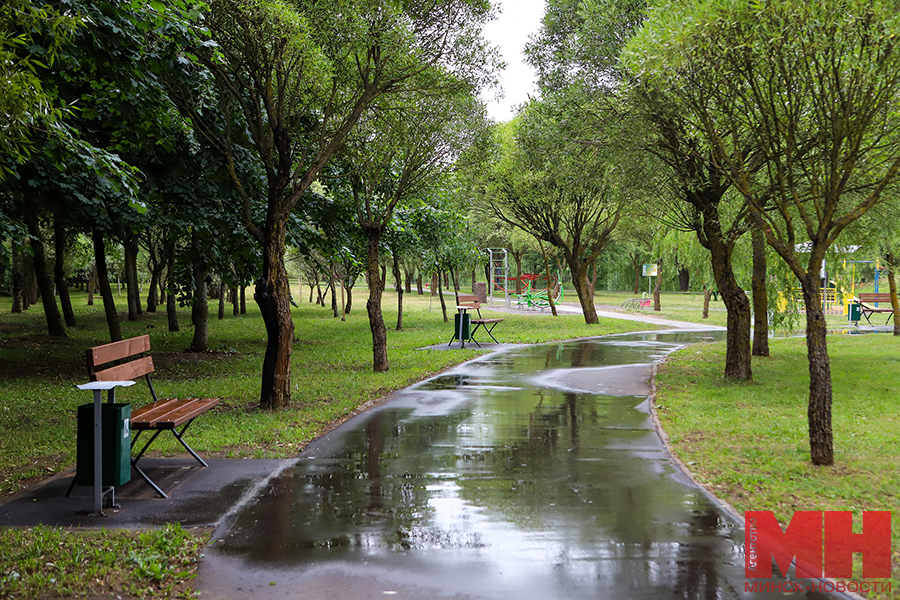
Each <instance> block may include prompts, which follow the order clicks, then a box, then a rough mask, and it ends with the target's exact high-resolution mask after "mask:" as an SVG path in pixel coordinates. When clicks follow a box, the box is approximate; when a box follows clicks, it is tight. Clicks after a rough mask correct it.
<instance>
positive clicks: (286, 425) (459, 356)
mask: <svg viewBox="0 0 900 600" xmlns="http://www.w3.org/2000/svg"><path fill="white" fill-rule="evenodd" d="M364 292H365V290H363V291H360V290H356V294H355V298H356V305H355V308H354V309H353V310H352V312H351V313H350V314H349V315H347V318H346V321H341V320H340V319H336V318H334V317H333V316H332V314H333V313H332V311H331V310H330V308H323V307H320V306H317V305H314V304H309V303H306V302H302V303H300V304H299V305H298V306H296V307H294V308H293V316H294V322H295V325H296V330H295V336H296V341H295V345H294V353H293V355H292V364H291V385H292V405H291V407H290V408H288V409H286V410H282V411H276V412H270V411H263V410H260V409H259V408H258V398H259V386H260V372H261V368H262V357H263V353H264V351H265V339H264V328H263V324H262V320H261V318H260V316H259V313H258V310H257V307H256V306H255V305H254V304H248V306H247V311H248V312H247V314H246V315H243V316H237V317H235V316H232V314H231V307H230V306H228V307H227V309H228V310H227V311H226V317H225V318H224V319H222V320H219V319H217V318H216V317H215V314H216V306H215V303H211V306H210V314H211V316H212V318H211V320H210V352H205V353H189V352H185V351H184V350H185V348H187V347H188V346H189V345H190V341H191V336H192V328H191V327H190V323H189V321H190V315H189V309H180V310H179V317H180V324H181V332H178V333H169V332H168V331H167V324H166V316H165V313H164V312H159V313H156V314H146V313H145V314H144V315H143V316H141V317H140V318H139V320H138V321H136V322H128V321H125V320H124V316H123V320H122V329H123V336H124V337H134V336H137V335H143V334H145V333H149V334H150V338H151V344H152V348H153V355H154V363H155V366H156V369H157V375H156V376H155V377H154V386H155V387H156V390H157V392H158V393H159V394H160V395H166V396H185V395H188V396H189V395H192V394H193V395H199V394H202V395H204V396H216V397H219V398H221V399H222V405H221V406H219V407H217V408H216V409H214V410H213V411H211V412H210V413H207V414H206V415H204V416H203V418H201V419H198V420H197V422H196V423H195V424H194V425H193V426H192V429H191V431H190V433H189V434H188V435H189V437H190V440H191V445H192V446H193V447H194V448H195V449H196V450H198V451H199V452H200V453H201V454H203V455H206V456H210V455H212V456H224V457H235V458H237V457H266V458H275V457H290V456H296V455H297V454H298V453H299V452H300V451H301V450H302V449H303V448H304V447H305V446H306V444H307V443H309V442H310V441H311V440H312V439H314V438H315V437H317V436H318V435H319V434H321V433H322V432H324V431H326V430H327V429H328V428H330V427H332V426H333V425H334V424H335V423H339V422H340V421H342V420H343V419H345V418H347V416H349V415H350V414H352V413H353V411H354V410H356V409H357V408H358V407H359V406H360V405H361V404H363V403H365V402H368V401H374V400H377V399H378V398H380V397H383V396H384V395H386V394H387V393H389V392H391V391H393V390H396V389H400V388H403V387H406V386H407V385H410V384H411V383H414V382H416V381H419V380H421V379H423V378H426V377H428V376H429V375H432V374H435V373H437V372H439V371H441V370H443V369H446V368H447V367H450V366H452V365H455V364H458V363H460V362H462V361H465V360H468V359H470V358H472V357H474V356H477V355H479V354H483V353H484V351H479V350H477V349H473V348H471V347H467V348H466V350H464V351H463V350H459V349H452V350H448V351H435V350H422V349H420V348H423V347H425V346H431V345H435V344H442V345H444V344H446V343H447V342H448V340H449V339H450V336H451V330H452V325H451V324H447V323H444V322H443V317H442V315H441V309H440V302H439V299H437V298H432V297H431V296H418V295H417V294H415V293H413V294H407V295H405V297H404V328H403V330H402V331H395V330H394V328H393V327H394V326H395V324H396V318H397V317H396V315H397V312H396V301H397V298H396V294H394V293H390V292H389V293H386V294H385V297H384V312H385V320H386V323H387V325H388V357H389V359H390V363H391V369H390V371H389V372H387V373H378V374H376V373H373V372H372V349H371V333H370V331H369V324H368V318H367V316H366V313H365V308H364V297H363V294H364ZM73 303H74V304H75V306H76V313H77V319H78V326H77V327H72V328H69V329H68V331H67V337H66V338H64V339H54V338H51V337H49V336H48V335H46V326H45V322H44V318H43V311H42V309H41V306H40V305H36V306H32V307H31V308H30V309H29V310H28V311H27V312H26V313H24V314H17V315H14V314H10V313H9V310H10V299H9V298H0V473H2V478H3V480H2V482H0V494H2V495H5V496H8V495H9V494H12V493H14V492H16V491H18V490H20V489H22V488H23V487H25V486H27V485H29V484H31V483H34V482H36V481H39V480H40V479H43V478H46V477H49V476H50V475H52V474H53V473H56V472H59V471H61V470H65V469H67V468H69V467H70V466H71V465H72V464H74V462H75V441H74V439H75V407H76V406H78V405H79V404H82V403H86V402H89V401H90V397H89V395H86V394H85V393H84V392H78V391H77V390H75V389H74V388H73V385H74V384H76V383H83V382H84V381H85V380H86V375H85V365H84V351H85V349H86V348H88V347H91V346H95V345H99V344H102V343H106V342H107V341H109V340H108V333H107V329H106V323H105V320H104V315H103V311H102V307H101V305H100V304H99V298H98V299H97V304H95V305H94V306H86V297H85V296H84V294H81V293H78V292H74V293H73ZM447 304H448V306H449V307H450V308H449V312H450V313H451V314H450V317H451V323H452V313H453V312H454V311H453V308H452V307H453V306H454V304H455V303H454V302H453V300H452V299H451V298H447ZM122 308H123V309H124V306H123V307H122ZM482 313H483V315H484V316H500V317H503V318H504V319H505V321H504V322H503V323H501V324H500V325H499V326H498V327H497V329H496V330H495V334H496V335H497V337H498V339H500V340H501V341H502V342H507V343H537V342H546V341H553V340H563V339H572V338H578V337H589V336H596V335H607V334H613V333H624V332H627V331H634V330H639V329H642V328H645V326H642V325H641V324H640V323H633V322H628V321H619V320H607V319H604V320H602V321H601V323H600V324H599V326H598V325H593V326H588V325H586V324H585V323H584V319H583V317H581V316H579V315H562V316H560V317H558V318H555V317H553V316H552V315H550V313H549V312H546V313H543V314H542V313H539V312H527V313H521V314H509V313H502V314H501V313H492V312H491V311H489V310H483V311H482ZM483 337H486V336H483ZM482 341H483V340H482ZM142 388H143V389H142ZM146 394H147V391H146V386H144V385H143V383H141V382H139V383H138V385H135V386H133V387H132V388H125V389H122V390H121V391H120V392H119V393H118V394H117V399H118V400H120V401H126V402H127V401H134V402H135V403H143V402H144V401H145V400H144V399H145V396H146ZM167 437H169V436H166V437H163V438H160V440H159V443H158V444H156V445H155V446H154V448H155V453H156V454H160V453H162V454H180V453H181V452H183V450H182V449H181V447H180V446H179V445H178V444H177V442H174V443H173V442H171V441H170V440H168V439H166V438H167ZM176 529H178V530H179V531H175V530H173V531H172V532H170V534H167V535H166V536H165V537H173V536H174V537H175V538H176V539H177V540H179V542H178V544H179V545H178V549H170V550H168V551H167V552H166V553H156V555H152V556H144V555H142V554H140V552H137V553H136V554H134V555H133V559H129V560H128V561H118V562H114V563H109V564H105V563H104V564H101V565H99V566H98V567H97V568H96V569H95V570H94V571H92V572H91V576H90V577H81V578H79V577H77V576H73V575H72V574H77V573H83V572H84V566H83V563H84V561H85V560H90V556H93V554H92V553H93V552H95V550H94V549H95V548H100V549H101V551H103V552H106V553H108V554H110V555H115V556H132V554H131V552H132V550H134V551H138V549H139V548H140V547H146V546H147V543H146V540H144V542H140V541H138V540H137V537H136V536H131V537H129V536H123V535H122V534H120V533H116V532H103V531H100V532H98V531H82V532H61V531H60V530H56V529H52V528H45V527H40V528H33V529H28V530H7V531H0V597H7V596H8V597H13V596H14V597H16V598H38V597H44V596H46V595H48V594H50V595H54V594H55V595H63V596H83V595H89V596H95V595H96V594H98V593H103V594H108V595H110V597H114V596H116V595H118V596H121V597H154V598H156V597H180V596H182V595H185V594H187V595H190V593H191V591H190V589H189V588H186V587H185V582H186V581H187V580H188V579H189V577H190V576H191V574H192V573H194V572H196V557H197V555H198V553H199V551H198V550H197V548H198V547H199V548H202V546H203V544H204V543H205V537H204V536H205V532H189V534H188V535H184V534H183V532H181V531H180V528H179V527H178V526H176ZM146 535H153V533H152V532H148V533H147V534H146ZM154 539H156V538H154ZM154 543H155V542H154ZM151 546H152V544H151ZM163 554H164V555H167V556H171V557H174V558H175V559H177V560H174V559H173V560H170V561H168V562H166V561H162V560H159V556H161V555H163ZM86 557H87V558H86ZM46 563H52V564H53V565H54V567H53V569H52V572H48V571H47V568H46V567H45V564H46ZM48 573H49V574H48ZM13 574H14V575H13Z"/></svg>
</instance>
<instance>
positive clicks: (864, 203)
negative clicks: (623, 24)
mask: <svg viewBox="0 0 900 600" xmlns="http://www.w3.org/2000/svg"><path fill="white" fill-rule="evenodd" d="M898 8H900V5H898V3H897V2H880V1H879V2H870V1H868V0H823V1H822V2H812V3H810V2H801V1H799V0H777V1H773V2H751V3H748V2H741V1H739V0H716V1H712V2H705V3H702V4H699V5H697V4H693V3H684V2H679V3H675V4H667V5H666V6H665V7H664V8H661V9H660V10H657V11H654V12H653V13H652V14H651V19H650V25H649V26H648V27H646V28H645V29H644V30H643V31H642V33H641V36H642V37H643V40H642V43H641V45H642V47H644V48H645V50H644V52H643V53H642V54H641V55H640V56H639V57H636V60H635V67H636V69H638V70H640V71H644V72H647V73H652V74H653V75H654V76H655V77H658V78H659V79H660V80H661V81H662V82H664V83H665V85H666V86H668V87H669V89H670V90H671V91H672V93H673V94H675V95H677V97H678V98H679V99H680V100H681V101H682V102H684V103H685V104H686V105H687V106H689V107H690V109H691V111H692V112H693V114H694V115H695V116H696V118H695V119H694V121H693V124H694V126H695V127H696V128H697V130H698V131H699V132H702V135H703V136H704V138H705V140H706V143H708V144H709V146H710V147H711V148H713V150H714V156H715V160H716V161H718V163H719V164H721V165H722V166H723V168H724V171H725V172H726V173H727V174H728V177H729V179H730V181H731V182H732V183H733V184H734V185H735V187H736V189H738V190H739V191H740V192H741V194H742V195H743V196H744V198H745V199H746V201H747V205H748V209H749V211H750V213H751V215H752V217H753V219H754V221H755V222H756V224H757V226H759V227H760V228H761V229H762V231H763V233H764V235H765V238H766V241H767V243H768V244H769V245H770V246H771V247H772V248H773V250H774V251H775V252H776V253H777V254H778V255H779V256H780V257H781V258H782V259H783V260H784V261H785V262H786V263H787V265H788V266H789V268H790V270H791V271H792V273H793V274H794V276H795V277H797V279H799V281H800V285H801V288H802V291H803V300H804V304H805V307H806V342H807V354H808V357H809V374H810V384H809V404H808V411H807V414H808V419H809V442H810V457H811V460H812V463H813V464H816V465H830V464H833V462H834V449H833V439H832V429H831V404H832V385H831V367H830V363H829V358H828V350H827V344H826V331H825V317H824V314H823V310H822V295H821V289H820V281H819V274H820V270H821V266H822V261H823V260H824V258H825V254H826V252H827V250H828V249H829V247H831V246H832V244H834V242H835V240H836V239H837V238H838V236H839V235H840V234H841V233H842V232H843V231H844V230H845V229H846V228H847V227H848V226H849V225H851V224H852V223H853V222H855V221H856V220H857V219H859V218H860V217H861V216H862V215H864V214H865V213H866V212H867V211H869V210H870V209H871V208H872V207H873V206H875V205H876V204H877V203H878V202H880V201H881V200H882V199H883V195H884V191H885V189H886V188H887V187H888V186H890V185H891V184H892V183H894V182H895V179H896V176H897V173H898V170H900V119H898V118H897V116H898V114H897V106H898V102H900V54H898V49H897V47H896V40H897V39H898V34H900V22H898V19H897V18H896V15H897V11H898Z"/></svg>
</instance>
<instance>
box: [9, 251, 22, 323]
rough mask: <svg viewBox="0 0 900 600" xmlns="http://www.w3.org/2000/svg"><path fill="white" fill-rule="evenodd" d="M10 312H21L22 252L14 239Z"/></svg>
mask: <svg viewBox="0 0 900 600" xmlns="http://www.w3.org/2000/svg"><path fill="white" fill-rule="evenodd" d="M11 245H12V274H11V276H10V277H11V278H12V281H11V282H10V283H11V285H12V312H13V313H16V314H18V313H21V312H22V279H23V277H22V253H21V252H20V251H19V245H18V244H16V242H15V240H13V242H12V244H11Z"/></svg>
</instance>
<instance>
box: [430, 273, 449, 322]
mask: <svg viewBox="0 0 900 600" xmlns="http://www.w3.org/2000/svg"><path fill="white" fill-rule="evenodd" d="M435 279H436V280H437V295H438V298H440V299H441V312H442V313H443V314H444V323H446V322H447V303H446V302H444V291H443V290H442V289H441V272H440V271H438V272H437V273H435ZM432 293H434V292H432Z"/></svg>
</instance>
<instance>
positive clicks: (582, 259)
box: [484, 102, 641, 324]
mask: <svg viewBox="0 0 900 600" xmlns="http://www.w3.org/2000/svg"><path fill="white" fill-rule="evenodd" d="M565 110H566V109H565V107H563V106H560V105H558V104H554V103H546V104H538V103H536V102H532V104H530V105H529V106H528V107H527V108H526V109H525V111H524V112H523V113H522V114H520V117H519V120H517V121H513V123H512V124H510V125H508V126H507V130H506V131H501V138H500V146H501V148H503V150H502V151H501V156H500V157H499V158H498V160H497V165H498V167H497V169H496V170H495V171H494V173H493V174H492V175H491V176H490V177H489V179H488V181H487V182H486V186H485V192H484V198H485V200H486V202H487V203H488V205H489V207H490V210H491V211H492V212H493V215H494V216H495V217H496V218H498V219H500V220H502V221H504V222H506V223H509V224H510V225H513V226H515V227H518V228H520V229H522V230H523V231H526V232H528V233H529V234H531V235H533V236H534V237H535V238H537V239H538V240H542V241H545V242H549V243H550V244H551V245H552V246H554V247H555V248H557V249H558V250H559V251H560V252H561V253H562V255H563V257H564V259H565V261H566V265H567V266H568V267H569V270H570V272H571V274H572V286H573V287H574V288H575V292H576V294H577V295H578V299H579V302H580V303H581V308H582V312H583V314H584V319H585V322H586V323H588V324H596V323H598V322H599V319H598V318H597V311H596V308H595V307H594V303H593V294H592V292H591V289H590V285H589V283H588V282H589V279H588V272H589V267H590V265H591V264H592V263H593V262H594V260H596V259H597V257H598V256H600V254H601V253H602V252H603V250H604V249H605V248H606V247H607V245H608V243H609V242H610V240H611V234H612V232H613V231H614V230H615V228H616V226H617V225H618V223H619V221H620V219H621V218H622V215H623V212H622V211H623V209H624V207H625V202H626V198H625V193H624V190H625V189H626V188H627V187H630V186H629V184H631V183H633V184H634V186H633V188H632V189H631V190H630V192H631V193H632V194H634V192H635V190H639V189H640V187H641V186H640V184H638V183H637V181H636V180H632V176H633V175H634V169H633V167H634V165H635V163H634V162H632V163H631V164H630V165H629V164H626V160H625V153H624V152H623V153H622V154H619V155H617V154H616V153H615V152H609V151H607V148H603V147H602V146H603V144H601V143H599V142H597V141H596V140H594V141H592V142H591V144H590V146H588V147H587V148H585V147H584V145H583V144H582V143H581V142H580V140H578V139H576V138H575V136H574V135H573V132H572V131H571V130H569V129H568V126H567V123H569V122H570V120H569V117H571V116H572V115H569V114H567V113H566V112H565ZM607 134H610V135H613V130H612V128H610V129H609V130H607ZM631 158H634V157H631Z"/></svg>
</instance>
